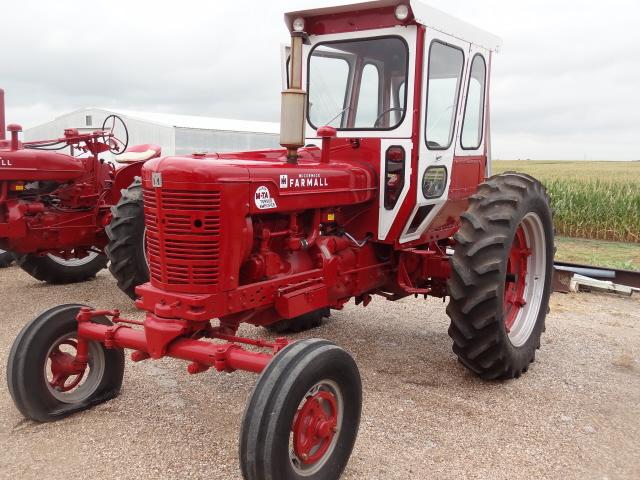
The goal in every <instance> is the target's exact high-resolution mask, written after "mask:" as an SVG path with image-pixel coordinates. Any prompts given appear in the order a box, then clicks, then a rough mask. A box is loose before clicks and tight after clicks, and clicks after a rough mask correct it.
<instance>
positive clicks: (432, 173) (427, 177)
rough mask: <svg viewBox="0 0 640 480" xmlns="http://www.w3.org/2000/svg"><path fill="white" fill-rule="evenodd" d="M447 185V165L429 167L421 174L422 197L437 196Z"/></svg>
mask: <svg viewBox="0 0 640 480" xmlns="http://www.w3.org/2000/svg"><path fill="white" fill-rule="evenodd" d="M446 187H447V167H444V166H438V167H429V168H427V169H426V170H425V171H424V175H423V176H422V194H423V195H424V198H438V197H441V196H442V194H443V193H444V189H445V188H446Z"/></svg>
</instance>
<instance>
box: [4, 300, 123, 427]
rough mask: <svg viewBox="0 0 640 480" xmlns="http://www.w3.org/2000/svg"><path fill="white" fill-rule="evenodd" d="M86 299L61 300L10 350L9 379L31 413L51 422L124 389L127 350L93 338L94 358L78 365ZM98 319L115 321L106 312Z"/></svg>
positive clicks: (13, 392)
mask: <svg viewBox="0 0 640 480" xmlns="http://www.w3.org/2000/svg"><path fill="white" fill-rule="evenodd" d="M83 306H84V305H75V304H71V305H60V306H58V307H54V308H52V309H50V310H47V311H46V312H44V313H42V314H41V315H39V316H38V317H36V318H35V319H34V320H32V321H31V322H30V323H28V324H27V325H26V326H25V327H24V328H23V329H22V331H21V332H20V333H19V334H18V336H17V338H16V339H15V341H14V342H13V346H12V347H11V351H10V352H9V360H8V362H7V385H8V387H9V393H10V395H11V398H12V399H13V402H14V403H15V405H16V407H17V408H18V410H19V411H20V413H22V415H24V416H25V417H26V418H29V419H31V420H35V421H37V422H50V421H54V420H58V419H60V418H64V417H66V416H68V415H70V414H72V413H74V412H78V411H80V410H85V409H87V408H90V407H91V406H93V405H96V404H98V403H102V402H104V401H107V400H109V399H111V398H114V397H115V396H117V395H118V393H119V391H120V387H121V385H122V378H123V375H124V351H123V350H122V349H120V348H111V349H108V348H106V347H105V346H104V345H103V344H101V343H99V342H89V343H88V347H89V348H88V354H89V358H88V363H87V364H86V365H85V366H84V369H82V368H80V369H78V368H77V366H76V365H74V363H73V360H74V359H75V352H76V347H77V330H78V322H77V321H76V315H77V314H78V311H79V310H80V308H81V307H83ZM92 321H94V322H96V323H101V324H103V325H111V322H110V321H109V320H108V319H107V318H106V317H97V318H94V319H93V320H92Z"/></svg>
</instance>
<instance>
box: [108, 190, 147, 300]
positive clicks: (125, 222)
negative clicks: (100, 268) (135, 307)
mask: <svg viewBox="0 0 640 480" xmlns="http://www.w3.org/2000/svg"><path fill="white" fill-rule="evenodd" d="M111 213H112V215H113V216H112V218H111V223H110V224H109V225H108V226H107V228H106V232H107V236H108V237H109V243H108V245H107V248H105V253H106V254H107V256H108V257H109V260H110V261H111V263H110V264H109V271H110V272H111V275H113V277H114V278H115V279H116V281H117V282H118V288H119V289H120V290H122V291H123V292H124V293H125V294H127V295H128V296H129V297H130V298H131V299H133V300H135V298H136V287H137V286H138V285H142V284H143V283H145V282H148V281H149V267H148V265H147V261H146V258H145V252H144V248H145V247H144V207H143V203H142V181H141V179H140V177H135V179H134V181H133V183H132V184H131V185H129V187H128V188H127V189H123V190H122V196H121V197H120V200H119V201H118V203H117V204H116V205H114V206H113V207H111Z"/></svg>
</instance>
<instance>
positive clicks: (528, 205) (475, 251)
mask: <svg viewBox="0 0 640 480" xmlns="http://www.w3.org/2000/svg"><path fill="white" fill-rule="evenodd" d="M531 213H533V214H535V215H537V217H538V218H539V220H540V224H541V226H542V229H543V238H544V245H543V246H542V247H541V248H543V251H544V257H543V258H544V267H543V268H544V272H545V278H544V287H540V292H541V298H540V305H539V308H538V310H537V312H535V310H534V313H531V315H530V316H527V318H529V319H530V320H527V321H530V322H535V323H531V325H532V329H531V331H530V333H529V335H528V337H527V338H526V340H525V341H523V342H522V343H521V344H520V345H518V346H515V345H514V344H513V343H512V341H511V339H510V337H509V332H508V331H507V326H506V324H505V304H504V301H505V300H504V297H505V282H506V281H507V277H506V274H507V263H508V261H507V260H508V257H509V252H510V251H511V246H512V243H513V242H514V237H515V235H516V230H517V229H518V228H520V226H521V222H523V219H524V218H525V216H527V215H530V214H531ZM552 217H553V215H552V212H551V208H550V206H549V197H548V195H547V193H546V190H545V188H544V187H543V186H542V184H541V183H540V182H538V181H537V180H536V179H534V178H533V177H531V176H529V175H525V174H520V173H511V172H510V173H506V174H501V175H496V176H493V177H491V178H489V179H488V180H487V181H486V182H485V183H483V184H481V185H480V186H479V187H478V191H477V193H476V194H475V195H473V196H471V197H470V199H469V208H468V210H467V211H466V212H465V213H464V214H463V215H462V216H461V226H460V229H459V230H458V232H457V233H456V235H455V236H454V239H455V240H456V242H457V245H456V247H455V253H454V255H453V256H452V257H451V259H450V263H451V269H452V273H451V277H450V279H449V280H448V282H447V287H448V291H449V295H450V297H451V299H450V301H449V304H448V306H447V314H448V315H449V317H450V319H451V324H450V327H449V336H450V337H451V338H452V340H453V351H454V353H455V354H456V355H457V356H458V359H459V360H460V362H462V363H463V364H464V365H465V366H466V367H468V368H469V369H470V370H472V371H473V372H475V373H476V374H478V375H479V376H480V377H482V378H484V379H499V378H515V377H519V376H520V375H521V374H522V373H523V372H526V371H527V369H528V367H529V364H530V363H531V362H533V361H534V358H535V351H536V349H537V348H540V336H541V334H542V332H543V331H544V321H545V317H546V314H547V312H548V305H549V296H550V294H551V282H552V272H553V255H554V251H555V249H554V245H553V243H554V242H553V232H554V230H553V218H552ZM530 258H531V260H530V261H531V262H532V261H533V255H531V257H530ZM541 258H542V257H541ZM527 261H529V260H527ZM527 281H530V279H529V277H527ZM531 308H533V307H531ZM534 315H536V317H535V319H534Z"/></svg>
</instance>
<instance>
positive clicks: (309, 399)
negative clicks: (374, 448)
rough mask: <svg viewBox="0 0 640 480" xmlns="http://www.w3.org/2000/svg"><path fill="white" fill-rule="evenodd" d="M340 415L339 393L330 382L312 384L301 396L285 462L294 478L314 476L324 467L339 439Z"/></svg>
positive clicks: (341, 403) (342, 403)
mask: <svg viewBox="0 0 640 480" xmlns="http://www.w3.org/2000/svg"><path fill="white" fill-rule="evenodd" d="M343 412H344V399H343V396H342V391H341V389H340V387H339V386H338V384H337V383H336V382H334V381H333V380H322V381H320V382H318V383H316V384H315V385H313V386H312V387H311V388H310V389H309V390H308V391H307V393H306V394H305V395H304V397H303V400H302V401H301V402H300V405H299V407H298V410H297V411H296V414H295V416H294V419H293V424H292V426H291V433H292V435H291V437H292V438H291V441H290V445H289V460H290V462H291V466H292V467H293V470H294V471H295V472H296V473H297V474H298V475H300V476H303V477H308V476H311V475H314V474H316V473H317V472H318V471H319V470H320V469H321V468H322V467H323V466H324V465H325V464H326V462H327V460H328V459H329V458H330V457H331V454H332V453H333V451H334V449H335V446H336V443H337V441H338V437H339V436H340V429H341V427H342V420H343Z"/></svg>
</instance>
